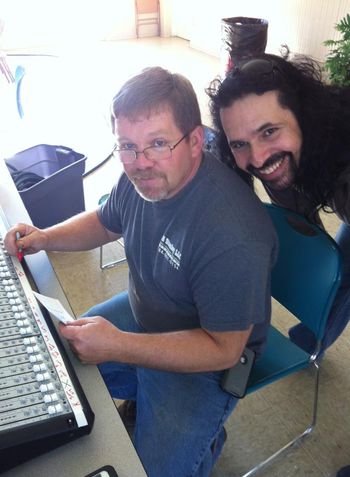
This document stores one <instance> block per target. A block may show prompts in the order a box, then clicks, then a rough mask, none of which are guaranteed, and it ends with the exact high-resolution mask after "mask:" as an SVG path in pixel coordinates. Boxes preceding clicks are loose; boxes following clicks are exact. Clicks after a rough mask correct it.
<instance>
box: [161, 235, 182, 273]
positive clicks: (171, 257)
mask: <svg viewBox="0 0 350 477" xmlns="http://www.w3.org/2000/svg"><path fill="white" fill-rule="evenodd" d="M158 252H159V253H161V254H162V255H164V257H165V258H166V260H167V261H168V262H169V263H170V265H171V266H172V267H174V268H175V269H176V270H178V269H179V268H180V262H181V252H180V250H178V249H177V248H175V247H174V245H173V244H172V243H171V242H170V240H169V239H168V237H166V236H165V235H163V237H162V238H161V240H160V242H159V245H158Z"/></svg>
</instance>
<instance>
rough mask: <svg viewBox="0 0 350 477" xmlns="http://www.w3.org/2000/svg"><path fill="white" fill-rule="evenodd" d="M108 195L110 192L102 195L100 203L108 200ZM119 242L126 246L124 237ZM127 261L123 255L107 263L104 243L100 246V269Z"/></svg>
mask: <svg viewBox="0 0 350 477" xmlns="http://www.w3.org/2000/svg"><path fill="white" fill-rule="evenodd" d="M108 196H109V194H104V195H103V196H102V197H100V200H99V201H98V205H101V204H103V203H104V202H106V200H107V199H108ZM117 243H118V244H119V245H120V246H121V247H123V248H124V243H123V240H122V239H119V240H117ZM126 261H127V260H126V257H123V258H119V259H117V260H113V261H111V262H107V263H105V262H104V258H103V245H101V246H100V269H101V270H106V269H107V268H113V267H115V266H116V265H118V264H120V263H124V262H126Z"/></svg>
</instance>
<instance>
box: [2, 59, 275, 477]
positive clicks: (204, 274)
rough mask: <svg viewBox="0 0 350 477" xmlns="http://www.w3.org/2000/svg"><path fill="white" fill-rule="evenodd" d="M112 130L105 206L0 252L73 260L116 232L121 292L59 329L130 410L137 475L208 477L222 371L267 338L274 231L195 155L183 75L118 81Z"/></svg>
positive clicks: (217, 432)
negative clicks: (115, 177)
mask: <svg viewBox="0 0 350 477" xmlns="http://www.w3.org/2000/svg"><path fill="white" fill-rule="evenodd" d="M112 125H113V131H114V133H115V136H116V146H115V148H114V152H115V155H116V156H117V157H118V158H119V159H120V161H121V162H122V164H123V166H124V171H125V173H124V174H123V175H122V176H121V178H120V180H119V181H118V183H117V184H116V185H115V186H114V188H113V190H112V192H111V194H110V196H109V198H108V200H107V202H105V203H104V204H103V205H102V206H101V207H100V208H99V209H98V210H96V211H92V212H85V213H82V214H80V215H78V216H76V217H75V218H72V219H70V220H68V221H66V222H64V223H62V224H58V225H56V226H53V227H51V228H48V229H45V230H39V229H38V228H35V227H32V226H29V225H25V224H18V225H16V226H15V227H13V228H12V229H11V230H10V231H9V232H8V234H7V236H6V239H5V244H6V247H7V249H8V251H9V252H10V253H12V254H15V253H16V252H17V250H18V248H19V247H20V248H21V249H22V250H23V252H24V254H26V253H35V252H37V251H38V250H63V251H68V250H71V251H73V250H86V249H91V248H94V247H97V246H100V245H101V244H105V243H107V242H111V241H114V240H116V239H117V238H118V237H121V236H123V238H124V243H125V251H126V256H127V259H128V264H129V269H130V274H129V289H128V293H123V294H121V295H117V296H115V297H113V298H111V299H110V300H108V301H107V302H105V303H102V304H99V305H97V306H95V307H93V308H92V309H91V310H90V311H89V312H88V313H87V314H86V315H85V317H84V318H80V319H78V320H77V321H75V322H74V323H72V324H69V325H67V326H64V325H62V326H61V327H60V331H61V333H62V335H63V336H64V337H65V338H66V339H67V340H69V343H70V345H71V347H72V349H73V351H74V352H75V353H76V354H77V356H78V357H79V358H80V360H81V361H82V362H83V363H94V364H100V363H103V364H101V365H100V370H101V372H102V374H103V376H104V379H105V381H106V383H107V385H108V387H109V389H110V391H111V393H112V395H113V396H114V397H117V398H120V399H128V400H130V399H131V400H134V401H135V402H136V424H135V433H134V443H135V447H136V450H137V452H138V454H139V456H140V458H141V460H142V462H143V465H144V467H145V469H146V472H147V474H148V476H149V477H165V476H166V477H172V476H174V477H182V476H183V477H185V476H209V474H210V472H211V469H212V467H213V464H214V462H215V460H216V458H217V457H218V455H219V454H220V451H221V449H222V446H223V441H224V429H223V425H224V422H225V420H226V419H227V418H228V416H229V415H230V413H231V412H232V410H233V408H234V407H235V405H236V403H237V399H236V398H235V397H233V396H232V395H231V394H229V393H227V392H226V391H223V389H222V388H221V386H220V380H221V377H222V375H223V370H224V369H226V368H230V367H232V366H234V365H235V364H236V363H237V362H238V360H239V359H240V356H241V355H242V352H243V350H244V348H245V346H248V347H249V348H251V349H252V350H254V351H255V352H256V353H257V355H259V354H260V353H261V351H262V349H263V346H264V343H265V340H266V332H267V329H268V327H269V323H270V311H271V308H270V307H271V298H270V272H271V268H272V266H273V264H274V261H275V256H276V248H277V247H276V236H275V232H274V229H273V227H272V224H271V222H270V220H269V217H268V215H267V213H266V211H265V209H264V207H263V206H262V204H261V203H260V201H259V200H258V198H257V197H256V196H255V195H254V193H253V192H252V191H251V190H250V189H249V187H248V186H247V185H246V184H245V183H244V181H242V180H241V179H240V178H239V177H238V176H237V174H236V173H235V172H234V171H229V170H227V167H226V166H224V165H223V164H222V163H220V162H219V161H217V160H216V159H215V158H214V157H213V156H211V155H210V154H209V153H203V150H202V148H203V128H202V125H201V116H200V110H199V106H198V102H197V98H196V95H195V93H194V90H193V88H192V85H191V84H190V82H189V81H188V80H187V79H185V78H184V77H183V76H181V75H178V74H171V73H170V72H168V71H166V70H164V69H162V68H160V67H153V68H148V69H146V70H144V71H143V72H142V73H140V74H139V75H137V76H135V77H133V78H131V79H130V80H129V81H127V82H126V84H125V85H124V86H123V87H122V88H121V90H120V91H119V93H118V94H117V95H116V96H115V98H114V100H113V104H112ZM16 233H19V234H20V236H21V238H20V239H18V240H16Z"/></svg>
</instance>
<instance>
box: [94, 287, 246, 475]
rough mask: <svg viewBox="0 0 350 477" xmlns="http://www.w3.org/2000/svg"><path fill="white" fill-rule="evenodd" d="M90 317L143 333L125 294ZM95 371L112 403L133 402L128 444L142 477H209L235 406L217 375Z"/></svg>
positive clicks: (122, 367) (116, 368)
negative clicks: (139, 463)
mask: <svg viewBox="0 0 350 477" xmlns="http://www.w3.org/2000/svg"><path fill="white" fill-rule="evenodd" d="M95 315H99V316H103V317H104V318H106V319H108V320H109V321H111V322H112V323H113V324H115V325H116V326H118V328H120V329H121V330H123V331H130V332H135V333H143V332H144V330H143V329H142V328H140V326H139V325H138V324H137V323H136V321H135V318H134V316H133V314H132V311H131V308H130V304H129V299H128V294H127V293H126V292H124V293H122V294H120V295H117V296H115V297H113V298H111V299H110V300H108V301H106V302H104V303H101V304H99V305H96V306H94V307H93V308H91V309H90V310H89V311H88V312H87V313H86V314H85V316H95ZM99 369H100V372H101V374H102V376H103V379H104V380H105V383H106V385H107V387H108V389H109V392H110V393H111V395H112V396H113V397H115V398H119V399H132V400H136V404H137V415H136V425H135V433H134V444H135V448H136V450H137V453H138V455H139V457H140V459H141V461H142V463H143V465H144V467H145V470H146V472H147V475H148V477H189V476H195V477H205V476H209V475H210V472H211V469H212V467H213V465H214V462H215V461H216V459H217V457H218V456H219V454H220V452H221V450H222V447H223V444H224V431H223V425H224V422H225V420H226V419H227V418H228V416H229V415H230V414H231V412H232V411H233V409H234V407H235V405H236V404H237V399H236V398H234V397H232V396H231V395H230V394H228V393H226V392H224V391H222V389H221V388H220V377H221V375H222V372H205V373H174V372H166V371H158V370H154V369H146V368H141V367H136V366H130V365H126V364H122V363H116V362H108V363H103V364H101V365H100V366H99ZM214 443H215V446H213V444H214ZM213 447H214V448H215V451H214V452H213V451H212V448H213Z"/></svg>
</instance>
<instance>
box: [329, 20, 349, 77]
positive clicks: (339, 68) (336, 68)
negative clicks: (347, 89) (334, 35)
mask: <svg viewBox="0 0 350 477" xmlns="http://www.w3.org/2000/svg"><path fill="white" fill-rule="evenodd" d="M335 28H336V30H338V31H339V32H340V33H341V37H340V38H339V39H338V40H326V41H325V42H324V45H325V46H329V47H331V51H330V52H329V54H328V55H327V57H326V61H325V64H324V68H325V70H326V72H327V73H328V74H329V81H330V82H331V83H332V84H334V85H337V86H350V15H349V14H347V15H346V16H345V17H344V18H342V19H341V20H340V22H339V23H337V24H336V25H335Z"/></svg>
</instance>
